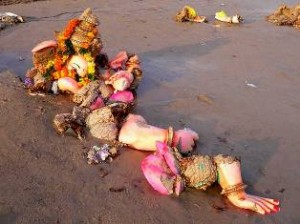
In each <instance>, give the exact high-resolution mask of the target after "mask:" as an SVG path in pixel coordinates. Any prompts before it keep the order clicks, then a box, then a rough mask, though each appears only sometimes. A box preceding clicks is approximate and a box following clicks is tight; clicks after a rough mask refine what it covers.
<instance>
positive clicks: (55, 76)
mask: <svg viewBox="0 0 300 224" xmlns="http://www.w3.org/2000/svg"><path fill="white" fill-rule="evenodd" d="M52 78H53V79H54V80H57V79H59V78H60V71H56V72H53V73H52Z"/></svg>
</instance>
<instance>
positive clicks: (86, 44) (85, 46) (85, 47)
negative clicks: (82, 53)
mask: <svg viewBox="0 0 300 224" xmlns="http://www.w3.org/2000/svg"><path fill="white" fill-rule="evenodd" d="M81 47H82V48H84V49H88V48H89V47H90V45H89V44H88V43H83V44H82V45H81Z"/></svg>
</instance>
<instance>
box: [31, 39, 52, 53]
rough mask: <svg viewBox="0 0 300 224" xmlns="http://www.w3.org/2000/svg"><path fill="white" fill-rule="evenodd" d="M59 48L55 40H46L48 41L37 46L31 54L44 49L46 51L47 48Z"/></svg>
mask: <svg viewBox="0 0 300 224" xmlns="http://www.w3.org/2000/svg"><path fill="white" fill-rule="evenodd" d="M56 46H57V43H56V41H54V40H46V41H43V42H41V43H39V44H37V45H36V46H35V47H34V48H33V49H32V50H31V52H32V53H35V52H37V51H40V50H42V49H45V48H48V47H56Z"/></svg>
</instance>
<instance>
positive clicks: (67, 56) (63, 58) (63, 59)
mask: <svg viewBox="0 0 300 224" xmlns="http://www.w3.org/2000/svg"><path fill="white" fill-rule="evenodd" d="M68 58H69V55H63V56H62V61H63V63H65V62H66V61H67V60H68Z"/></svg>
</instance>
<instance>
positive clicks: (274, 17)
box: [267, 4, 300, 28]
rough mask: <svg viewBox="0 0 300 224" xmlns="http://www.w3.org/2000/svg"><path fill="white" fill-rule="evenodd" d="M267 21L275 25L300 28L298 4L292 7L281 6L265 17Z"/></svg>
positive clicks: (299, 7)
mask: <svg viewBox="0 0 300 224" xmlns="http://www.w3.org/2000/svg"><path fill="white" fill-rule="evenodd" d="M267 21H269V22H271V23H274V24H276V25H279V26H282V25H288V26H293V27H296V28H300V4H298V5H296V6H294V7H288V6H286V5H281V6H279V7H278V9H277V11H275V12H274V13H273V14H271V15H269V16H267Z"/></svg>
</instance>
